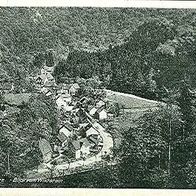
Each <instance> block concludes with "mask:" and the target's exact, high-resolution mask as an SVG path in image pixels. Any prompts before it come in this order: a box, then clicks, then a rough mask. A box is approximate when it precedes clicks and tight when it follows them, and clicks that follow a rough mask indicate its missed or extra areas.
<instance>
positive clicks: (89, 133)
mask: <svg viewBox="0 0 196 196" xmlns="http://www.w3.org/2000/svg"><path fill="white" fill-rule="evenodd" d="M91 135H99V132H98V131H97V130H96V129H95V128H93V127H90V128H89V129H88V130H87V131H86V137H89V136H91Z"/></svg>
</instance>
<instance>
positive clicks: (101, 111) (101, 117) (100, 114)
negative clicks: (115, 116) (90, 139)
mask: <svg viewBox="0 0 196 196" xmlns="http://www.w3.org/2000/svg"><path fill="white" fill-rule="evenodd" d="M94 116H95V118H96V119H98V120H105V119H107V117H108V115H107V111H106V110H105V109H104V108H100V109H98V110H97V111H96V112H95V114H94Z"/></svg>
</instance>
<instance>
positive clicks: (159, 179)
mask: <svg viewBox="0 0 196 196" xmlns="http://www.w3.org/2000/svg"><path fill="white" fill-rule="evenodd" d="M0 35H1V36H0V82H1V83H0V88H1V89H0V90H2V89H3V90H2V93H1V95H0V155H1V156H0V160H1V167H0V174H1V175H2V176H3V175H4V174H5V173H6V171H9V170H11V171H12V172H13V174H14V175H17V176H22V177H23V176H24V174H25V171H26V170H29V169H32V168H37V167H38V166H39V164H40V163H41V162H42V157H41V154H40V150H39V148H38V147H39V146H38V142H39V140H40V139H41V138H45V139H47V140H48V141H50V142H54V141H53V139H54V135H55V134H57V130H58V126H60V124H59V118H61V115H58V114H59V113H60V112H59V111H61V110H59V109H58V107H57V103H56V94H54V95H53V97H50V96H49V97H48V96H47V95H44V91H43V92H42V91H41V92H40V91H39V90H36V88H34V87H35V86H36V84H35V83H36V82H37V81H35V80H37V78H38V77H35V76H38V75H39V74H38V73H39V72H41V68H42V67H43V65H46V66H45V67H47V68H51V67H52V66H54V72H53V71H51V74H50V76H51V78H52V81H53V82H54V83H55V85H54V86H55V88H56V87H60V86H61V88H62V86H63V85H64V84H65V85H67V84H66V82H65V81H72V80H73V83H74V82H76V83H78V86H80V88H81V89H82V90H81V89H80V91H79V92H80V93H79V94H82V95H83V96H87V97H88V95H90V96H89V97H90V101H89V102H86V104H89V103H90V104H92V106H93V104H95V103H96V99H97V97H98V96H99V94H98V93H97V94H96V93H95V94H93V93H92V92H93V91H95V92H99V90H101V88H103V87H106V88H107V89H110V90H113V91H119V92H123V93H131V94H135V95H139V96H141V97H145V98H148V99H154V100H161V101H165V104H163V105H164V106H163V107H160V108H155V109H154V110H149V111H146V112H145V114H144V113H142V112H141V111H140V113H142V114H141V115H138V118H137V119H136V120H135V119H134V120H133V114H134V111H131V110H132V109H133V108H131V107H130V108H128V109H127V108H124V106H123V107H122V106H121V107H120V106H119V105H120V104H119V103H118V101H117V99H116V102H115V103H114V104H113V110H115V111H114V113H116V114H115V115H114V116H113V117H112V120H111V119H110V120H109V121H108V122H105V121H104V123H105V125H107V128H106V131H108V133H109V132H111V135H112V137H113V138H117V137H119V139H120V140H121V143H120V142H119V145H114V148H112V150H113V154H114V157H113V161H114V163H115V166H114V165H111V166H108V167H105V165H104V164H103V168H101V169H100V170H97V171H96V172H95V171H92V173H93V174H92V173H91V172H90V173H88V172H87V173H86V174H85V173H84V175H83V174H82V175H80V174H77V175H75V177H74V176H71V177H70V176H68V177H66V178H64V180H65V184H63V186H68V185H70V186H72V187H104V188H111V187H118V188H119V187H120V188H122V187H126V188H133V187H140V188H141V187H142V188H144V187H145V188H149V187H150V188H195V187H196V183H195V182H196V169H195V163H196V160H195V157H196V148H195V143H196V131H195V130H196V124H195V122H196V100H195V97H196V96H195V92H196V91H195V88H196V75H195V71H196V10H185V9H181V10H180V9H178V10H177V9H137V8H129V9H128V8H0ZM51 70H52V69H51ZM42 71H43V70H42ZM40 75H41V74H40ZM48 75H49V74H48ZM53 76H54V78H53ZM53 79H54V80H53ZM68 79H69V80H68ZM37 83H38V82H37ZM62 83H64V84H62ZM67 83H69V82H67ZM70 83H72V82H70ZM6 85H9V87H10V89H9V88H6ZM40 85H41V84H40ZM68 85H70V84H68ZM42 87H43V86H42ZM66 88H67V87H66ZM4 90H5V91H4ZM56 90H57V89H56ZM61 90H62V89H61ZM65 90H66V89H65ZM58 91H59V89H58ZM47 93H48V92H47ZM60 94H63V92H62V91H60ZM82 95H81V96H82ZM78 99H79V98H78ZM91 99H92V101H91ZM100 99H101V98H100ZM107 99H108V98H107ZM80 100H81V99H80ZM126 100H127V99H126ZM132 100H133V99H132ZM107 101H109V100H107ZM91 102H92V103H91ZM86 104H85V106H86ZM76 105H79V106H77V107H81V105H82V104H81V103H80V104H77V103H76ZM106 105H107V104H106ZM132 105H133V104H132ZM68 106H70V105H68ZM87 108H88V105H87ZM111 108H112V107H111ZM132 112H133V113H132ZM136 112H137V111H135V113H136ZM60 114H61V113H60ZM79 117H80V114H79ZM62 118H65V119H66V118H69V115H68V116H66V115H64V113H63V115H62ZM70 119H71V120H72V117H71V118H70ZM131 120H132V121H131ZM133 121H134V122H133ZM121 122H126V123H127V124H126V127H128V129H124V128H123V125H124V124H125V123H124V124H123V123H121ZM119 124H120V125H121V126H119ZM124 126H125V125H124ZM129 127H130V128H129ZM8 163H9V164H8ZM9 165H10V166H9ZM78 176H79V178H78ZM72 177H73V178H72ZM83 178H85V179H83ZM76 179H77V180H76ZM81 179H82V180H81ZM89 179H90V180H89ZM91 179H92V180H91ZM100 179H101V181H100ZM68 181H69V183H70V184H69V183H68ZM66 183H67V184H66Z"/></svg>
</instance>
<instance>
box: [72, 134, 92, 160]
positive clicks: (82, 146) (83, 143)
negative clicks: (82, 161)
mask: <svg viewBox="0 0 196 196" xmlns="http://www.w3.org/2000/svg"><path fill="white" fill-rule="evenodd" d="M72 145H73V147H74V150H75V158H76V159H79V158H81V157H84V156H86V155H88V154H90V147H91V143H90V142H89V141H88V139H87V138H82V139H80V140H74V141H73V142H72Z"/></svg>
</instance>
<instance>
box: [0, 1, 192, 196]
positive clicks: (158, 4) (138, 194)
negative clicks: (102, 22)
mask: <svg viewBox="0 0 196 196" xmlns="http://www.w3.org/2000/svg"><path fill="white" fill-rule="evenodd" d="M0 6H3V7H7V6H9V7H14V6H17V7H32V6H33V7H146V8H196V1H156V0H155V1H148V0H146V1H137V0H135V1H134V0H0ZM187 194H188V195H189V196H195V195H196V190H152V189H139V190H138V189H120V190H119V189H70V188H69V189H62V188H58V189H57V188H50V189H46V188H36V189H16V188H12V189H3V188H1V189H0V196H2V195H5V196H26V195H28V196H42V195H47V196H78V195H79V196H89V195H93V196H96V195H98V196H111V195H112V196H118V195H122V196H152V195H155V196H165V195H167V196H170V195H175V196H182V195H187Z"/></svg>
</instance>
